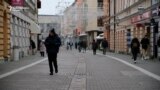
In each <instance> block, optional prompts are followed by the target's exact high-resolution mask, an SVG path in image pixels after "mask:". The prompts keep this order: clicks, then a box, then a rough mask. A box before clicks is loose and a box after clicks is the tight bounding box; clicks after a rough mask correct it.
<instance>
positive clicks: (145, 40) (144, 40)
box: [141, 38, 150, 49]
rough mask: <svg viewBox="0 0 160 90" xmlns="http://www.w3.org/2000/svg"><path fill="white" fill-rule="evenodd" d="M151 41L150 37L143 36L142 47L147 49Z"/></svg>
mask: <svg viewBox="0 0 160 90" xmlns="http://www.w3.org/2000/svg"><path fill="white" fill-rule="evenodd" d="M149 43H150V42H149V39H148V38H142V40H141V44H142V48H143V49H147V48H148V45H149Z"/></svg>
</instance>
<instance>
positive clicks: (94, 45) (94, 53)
mask: <svg viewBox="0 0 160 90" xmlns="http://www.w3.org/2000/svg"><path fill="white" fill-rule="evenodd" d="M97 47H98V46H97V42H96V41H95V40H93V42H92V50H93V55H96V50H97Z"/></svg>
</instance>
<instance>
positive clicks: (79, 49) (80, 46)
mask: <svg viewBox="0 0 160 90" xmlns="http://www.w3.org/2000/svg"><path fill="white" fill-rule="evenodd" d="M81 50H82V41H79V42H78V51H79V52H81Z"/></svg>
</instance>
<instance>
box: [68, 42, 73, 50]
mask: <svg viewBox="0 0 160 90" xmlns="http://www.w3.org/2000/svg"><path fill="white" fill-rule="evenodd" d="M72 46H73V43H72V42H69V47H70V50H72Z"/></svg>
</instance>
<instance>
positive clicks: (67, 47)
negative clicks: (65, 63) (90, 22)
mask: <svg viewBox="0 0 160 90" xmlns="http://www.w3.org/2000/svg"><path fill="white" fill-rule="evenodd" d="M66 49H67V50H68V49H69V42H67V46H66Z"/></svg>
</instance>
